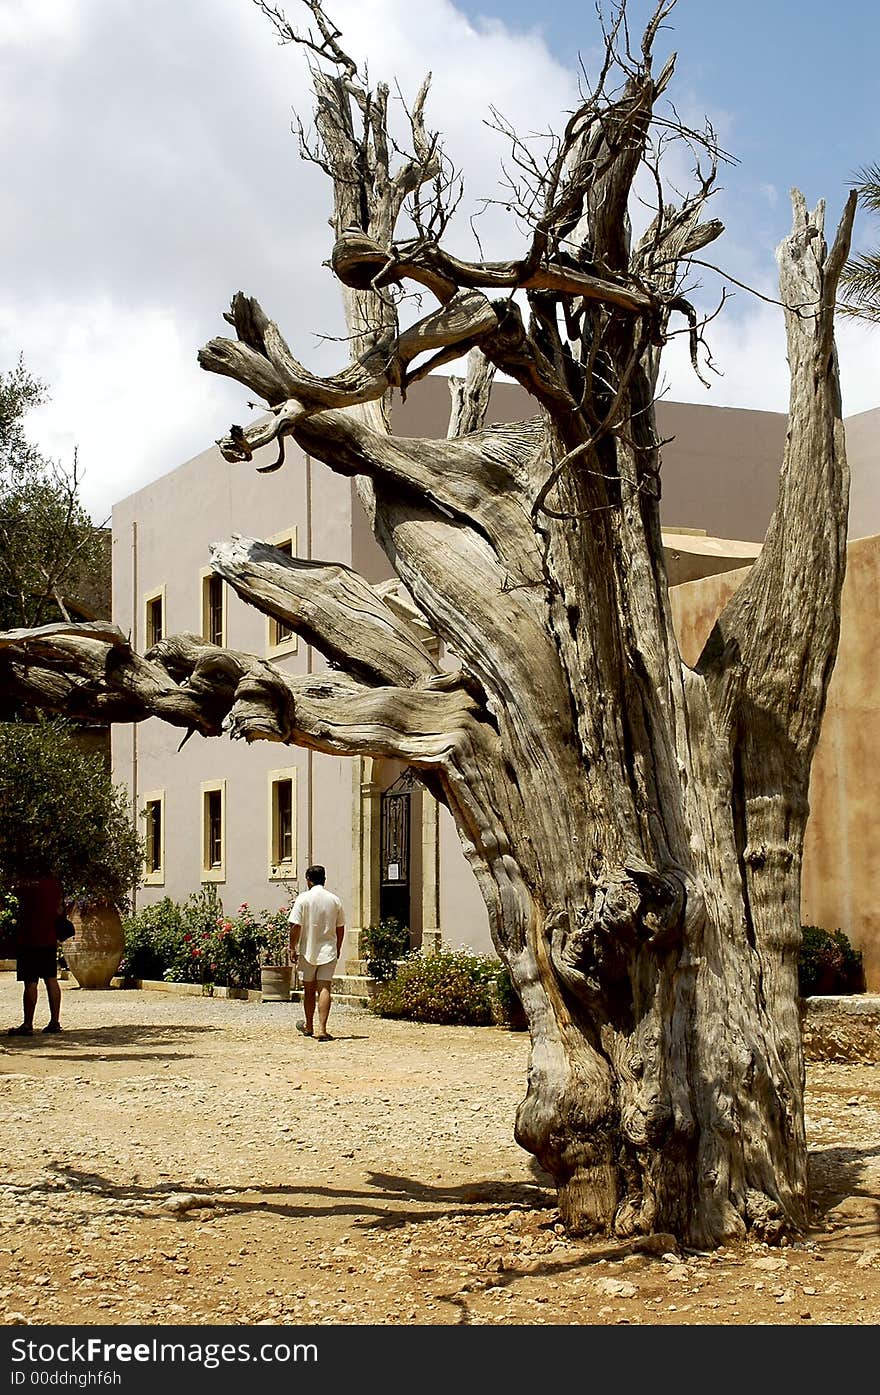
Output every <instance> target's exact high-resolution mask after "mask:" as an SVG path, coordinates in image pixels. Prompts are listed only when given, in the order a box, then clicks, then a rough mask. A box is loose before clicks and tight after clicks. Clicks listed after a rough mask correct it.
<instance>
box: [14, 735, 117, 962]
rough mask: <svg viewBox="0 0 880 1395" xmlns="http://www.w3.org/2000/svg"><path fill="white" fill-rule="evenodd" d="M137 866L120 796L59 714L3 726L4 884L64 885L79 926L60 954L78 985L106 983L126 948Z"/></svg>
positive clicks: (70, 910) (103, 768)
mask: <svg viewBox="0 0 880 1395" xmlns="http://www.w3.org/2000/svg"><path fill="white" fill-rule="evenodd" d="M142 867H143V848H142V844H141V840H140V839H139V837H138V835H137V833H136V831H135V830H134V828H133V827H132V824H131V817H130V813H129V808H128V799H127V794H126V791H125V790H124V788H123V787H122V786H121V785H114V784H113V783H112V781H111V779H110V774H109V771H108V769H107V766H106V763H105V761H104V760H103V759H102V757H100V756H94V755H89V754H87V753H86V752H84V751H83V750H82V749H81V748H80V747H79V746H78V745H77V744H76V740H75V738H74V735H73V731H72V728H71V727H70V726H69V724H68V723H66V722H63V721H60V720H59V719H57V718H56V719H53V720H51V721H40V722H35V723H31V722H23V721H21V722H5V723H2V724H0V878H2V879H3V881H4V883H6V884H7V885H10V886H14V885H15V883H16V882H17V881H20V880H22V879H24V878H28V877H41V876H47V875H54V876H57V877H58V878H59V879H60V881H61V884H62V887H63V888H64V897H65V903H66V905H67V907H68V913H69V915H70V919H71V920H72V921H73V923H74V925H75V926H76V934H75V936H74V938H73V939H72V940H68V941H66V942H65V946H64V957H65V960H66V961H67V965H68V967H69V969H70V971H71V973H72V974H73V975H74V977H75V978H76V980H77V982H78V983H79V984H80V987H82V988H106V987H109V984H110V980H111V978H112V976H113V974H114V973H115V972H116V969H117V967H118V965H119V961H120V959H121V957H122V952H123V947H124V938H123V934H122V923H121V920H120V911H122V910H125V909H126V908H127V906H128V903H129V898H130V895H131V889H132V887H133V885H134V884H135V883H136V882H137V880H138V879H139V877H140V874H141V870H142Z"/></svg>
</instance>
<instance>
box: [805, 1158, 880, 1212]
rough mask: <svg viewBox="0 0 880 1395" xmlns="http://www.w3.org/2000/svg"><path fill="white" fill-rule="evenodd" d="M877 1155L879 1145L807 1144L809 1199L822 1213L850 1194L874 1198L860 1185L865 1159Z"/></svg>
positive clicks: (866, 1162)
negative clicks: (848, 1146) (832, 1145)
mask: <svg viewBox="0 0 880 1395" xmlns="http://www.w3.org/2000/svg"><path fill="white" fill-rule="evenodd" d="M871 1158H880V1145H878V1146H877V1147H875V1148H845V1147H829V1148H811V1149H810V1152H809V1160H808V1166H809V1179H810V1199H811V1200H812V1202H813V1205H814V1206H815V1207H816V1209H817V1210H818V1213H819V1215H820V1216H824V1215H825V1214H826V1213H827V1212H828V1211H831V1210H832V1209H833V1208H834V1207H835V1206H839V1205H840V1203H841V1202H842V1201H845V1200H846V1198H847V1197H851V1196H864V1197H868V1198H871V1197H873V1199H874V1200H877V1199H878V1198H877V1197H876V1195H875V1194H874V1193H872V1192H868V1191H865V1190H864V1188H863V1187H862V1186H861V1183H862V1180H863V1178H864V1175H865V1172H866V1170H867V1167H868V1162H869V1160H870V1159H871Z"/></svg>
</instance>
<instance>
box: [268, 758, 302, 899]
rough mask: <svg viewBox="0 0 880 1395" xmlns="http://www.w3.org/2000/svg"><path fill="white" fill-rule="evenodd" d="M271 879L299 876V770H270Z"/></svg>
mask: <svg viewBox="0 0 880 1395" xmlns="http://www.w3.org/2000/svg"><path fill="white" fill-rule="evenodd" d="M269 876H270V878H274V879H276V880H279V881H283V880H286V879H287V878H288V877H295V876H296V769H295V768H294V767H291V768H290V769H289V770H270V771H269Z"/></svg>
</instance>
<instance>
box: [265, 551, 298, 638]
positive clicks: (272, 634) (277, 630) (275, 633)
mask: <svg viewBox="0 0 880 1395" xmlns="http://www.w3.org/2000/svg"><path fill="white" fill-rule="evenodd" d="M266 541H267V542H269V543H271V544H272V546H273V547H277V549H278V551H279V552H283V553H284V555H285V557H294V556H295V555H296V529H295V528H291V529H288V531H287V532H286V533H276V535H275V537H274V538H267V539H266ZM266 644H267V648H268V652H269V654H270V655H272V656H274V657H277V656H278V655H279V654H295V653H296V646H297V636H296V635H295V634H294V632H293V630H292V629H291V628H290V626H289V625H285V624H284V622H283V621H282V620H273V619H272V618H271V616H270V618H269V628H268V634H267V637H266Z"/></svg>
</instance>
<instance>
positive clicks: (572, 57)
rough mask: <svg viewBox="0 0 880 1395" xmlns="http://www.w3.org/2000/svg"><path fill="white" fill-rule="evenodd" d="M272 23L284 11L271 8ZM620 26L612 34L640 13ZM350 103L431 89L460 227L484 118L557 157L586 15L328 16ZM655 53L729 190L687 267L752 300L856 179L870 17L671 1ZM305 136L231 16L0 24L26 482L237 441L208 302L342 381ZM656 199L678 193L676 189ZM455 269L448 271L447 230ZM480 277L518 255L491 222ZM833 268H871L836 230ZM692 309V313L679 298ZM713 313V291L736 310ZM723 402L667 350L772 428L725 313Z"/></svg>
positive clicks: (160, 6)
mask: <svg viewBox="0 0 880 1395" xmlns="http://www.w3.org/2000/svg"><path fill="white" fill-rule="evenodd" d="M286 8H287V11H288V14H289V17H290V18H291V20H295V19H296V18H297V3H296V0H288V2H287V5H286ZM650 8H651V6H649V5H648V4H647V3H645V0H633V2H632V3H631V5H630V13H631V15H632V18H633V24H632V29H633V32H638V33H640V31H641V26H642V21H643V20H644V17H645V15H646V14H647V13H648V12H649V9H650ZM328 9H330V11H331V13H333V15H334V17H335V18H336V19H337V22H338V23H339V24H340V26H341V28H342V29H343V31H344V35H345V42H346V45H347V47H348V48H349V50H350V51H351V52H352V53H353V54H354V55H355V56H356V57H359V58H360V57H362V56H366V57H367V58H368V60H369V65H370V75H371V78H372V79H373V80H377V79H378V78H380V77H382V78H387V79H388V80H390V81H391V82H392V85H393V80H394V78H395V77H397V78H399V80H400V84H401V88H402V90H403V91H404V93H406V94H408V95H409V96H410V98H411V97H412V96H413V95H414V93H415V92H416V90H417V89H418V86H419V84H420V81H421V79H422V76H423V75H424V72H425V71H426V69H428V68H430V69H431V70H432V72H433V86H432V93H431V98H430V102H429V109H428V115H429V121H430V123H431V124H432V125H434V126H435V127H437V128H438V129H440V130H441V131H442V132H443V133H444V134H445V137H446V146H447V150H448V153H449V155H450V156H451V158H452V159H453V161H454V163H455V164H456V165H457V166H458V167H459V168H460V169H461V170H462V171H463V173H464V175H465V179H466V182H467V189H468V196H467V197H468V201H469V202H468V203H467V205H466V208H467V207H471V208H472V207H474V206H475V205H476V203H477V201H478V199H479V198H480V197H481V196H486V195H488V196H493V195H497V193H498V192H499V190H498V186H497V182H496V181H497V176H498V168H499V162H500V160H501V158H502V157H503V156H504V154H505V148H504V145H503V142H501V141H500V140H499V138H498V137H497V135H496V134H495V133H493V132H491V131H490V130H489V129H488V127H487V126H486V124H485V117H486V116H487V114H488V107H489V105H490V103H494V104H495V105H496V106H497V107H498V108H499V109H500V110H501V111H502V112H504V113H505V115H507V116H508V117H509V118H510V119H511V120H512V121H513V123H514V124H515V125H516V126H517V127H518V129H520V130H527V129H529V128H534V129H546V128H547V127H548V126H551V125H552V126H554V127H555V128H556V129H559V127H560V124H561V123H562V122H563V121H564V119H565V114H566V112H567V111H569V110H570V109H571V107H572V106H573V105H574V103H575V102H576V100H577V91H576V79H577V54H578V52H579V51H580V53H581V54H582V56H583V59H584V62H585V64H586V67H587V69H588V71H593V70H594V68H593V65H594V60H595V56H596V53H597V51H598V40H599V33H598V28H597V25H596V20H595V15H594V10H593V6H592V4H590V3H589V0H587V3H579V4H577V5H575V4H574V3H568V2H567V0H565V2H564V3H552V2H551V3H543V4H541V5H539V6H538V7H537V14H538V16H539V18H538V19H537V20H536V19H535V15H534V13H533V9H532V6H529V5H526V4H525V3H523V0H476V3H475V0H458V3H456V4H453V3H452V0H419V3H418V4H413V3H412V0H336V3H334V2H333V0H328ZM667 24H668V27H667V29H666V30H665V31H664V32H663V33H662V34H661V36H660V37H659V39H658V41H657V44H656V51H657V54H658V58H660V59H662V58H663V57H665V56H666V54H667V53H668V52H669V51H671V50H672V49H673V48H674V49H676V50H677V51H678V54H679V62H678V69H677V77H676V80H675V84H674V87H673V89H672V95H673V96H674V98H675V101H676V103H677V105H678V107H679V109H680V110H681V112H682V114H683V116H684V117H685V118H686V119H687V120H688V121H689V122H691V123H692V124H698V123H700V122H701V121H702V118H703V117H704V116H709V117H710V118H711V119H712V120H713V122H714V124H715V126H716V128H717V130H718V133H719V136H720V139H721V141H722V143H723V145H724V146H725V147H726V148H727V149H728V150H730V151H731V153H732V154H734V155H735V156H736V157H737V158H738V161H739V163H738V164H737V165H736V166H733V167H730V168H726V169H724V170H723V172H722V176H721V180H720V182H721V184H722V185H723V190H722V192H720V193H719V195H718V198H717V205H716V209H715V213H716V216H719V217H721V218H722V219H723V221H724V222H725V225H726V228H727V232H726V234H725V237H724V239H723V240H721V241H720V242H718V243H717V244H715V246H714V247H713V248H712V249H711V255H712V258H713V259H716V260H717V261H718V262H719V264H721V265H722V266H724V267H725V268H726V269H728V270H729V271H730V272H731V273H732V274H733V275H735V276H737V277H739V278H740V279H742V280H744V281H747V282H748V283H749V284H751V285H754V286H755V287H756V288H757V289H759V290H761V291H762V292H763V293H765V294H767V295H770V296H771V297H772V295H773V294H774V292H775V264H774V259H773V253H774V248H775V246H776V244H777V243H778V242H779V240H780V239H781V238H782V236H784V234H785V233H786V231H787V229H788V226H789V201H788V190H789V187H790V186H791V185H792V184H797V185H798V186H799V187H800V188H802V189H803V191H804V193H805V194H806V196H807V198H808V200H809V201H810V202H811V203H813V202H815V201H816V199H817V198H819V197H822V196H824V197H825V198H827V200H828V203H829V222H830V221H831V220H832V219H834V220H836V218H837V216H838V215H839V212H840V209H841V207H842V205H843V202H844V199H845V196H846V190H847V186H848V182H849V180H850V179H851V177H852V176H853V174H854V172H855V171H856V169H857V168H858V167H859V166H862V165H864V164H866V163H868V162H870V161H875V160H880V80H878V76H877V69H878V65H877V54H878V52H880V6H877V5H875V4H868V3H867V0H838V3H836V4H835V5H824V4H822V5H820V4H818V3H816V0H801V2H800V3H793V0H766V2H765V3H763V4H760V3H758V0H724V2H722V0H679V4H678V6H677V7H676V9H675V10H674V11H673V13H672V15H671V17H670V19H669V20H668V21H667ZM292 108H293V109H296V110H297V111H299V112H300V113H302V114H303V115H305V116H306V117H307V116H308V113H309V110H310V99H309V93H308V84H307V78H306V74H305V69H304V65H303V62H302V55H301V53H299V52H298V51H297V50H294V49H291V48H279V47H278V46H277V44H276V43H275V41H274V37H273V35H272V34H271V33H270V31H269V29H268V26H267V24H266V21H265V20H264V19H263V18H262V16H260V15H259V13H258V12H257V11H256V9H255V7H254V5H253V3H251V0H186V3H185V4H184V3H181V2H180V0H149V4H143V3H142V0H2V3H0V161H2V168H3V170H4V193H5V195H6V202H7V208H6V216H5V217H4V219H3V220H2V222H0V265H2V267H3V268H4V271H5V272H6V276H5V284H4V287H3V291H4V294H3V296H2V297H0V366H3V367H9V366H11V365H12V364H13V363H14V362H15V359H16V358H17V356H18V354H19V352H22V353H23V354H24V356H25V358H26V360H27V362H28V365H29V366H30V367H31V369H32V370H33V371H34V372H36V373H37V374H38V375H39V376H40V377H41V378H43V379H44V380H45V381H46V382H47V383H48V384H49V387H50V390H51V394H52V400H51V402H50V403H49V405H47V406H46V407H44V408H42V409H40V410H39V411H38V412H36V413H34V414H33V415H32V418H31V422H30V424H29V425H30V429H31V432H32V435H33V436H34V437H35V438H36V439H37V440H38V441H39V443H40V444H41V445H42V446H43V448H44V449H45V450H46V451H48V452H49V453H50V454H52V455H55V456H59V457H63V458H69V457H70V454H71V452H72V450H73V448H74V446H78V447H79V455H80V463H81V466H82V467H83V469H84V472H85V475H84V490H83V492H84V498H85V501H86V503H87V505H88V506H89V508H90V509H91V510H92V512H93V514H94V515H95V517H98V518H103V517H106V515H107V514H108V513H109V511H110V507H111V505H112V503H113V501H114V500H116V499H121V498H123V497H125V496H126V495H127V494H129V493H131V492H132V491H133V490H134V489H137V488H140V487H141V486H142V485H144V484H146V483H147V482H148V481H149V480H150V479H153V478H155V477H156V476H157V475H159V474H161V473H163V472H165V471H166V470H168V469H171V468H173V467H174V466H175V465H176V464H178V463H180V462H181V461H182V460H185V459H187V458H189V457H190V456H191V455H193V454H195V453H197V452H198V451H200V450H202V449H204V448H205V446H206V445H207V444H209V443H210V442H211V441H212V440H213V439H215V438H216V437H217V436H219V435H221V434H222V433H223V432H224V431H225V430H226V428H227V426H228V424H229V422H230V421H232V420H237V421H240V420H246V419H247V413H246V409H245V408H244V405H243V402H244V398H245V394H244V392H243V391H242V390H241V389H240V388H238V387H237V386H236V385H234V384H232V383H229V382H227V381H225V380H221V379H217V378H215V377H212V376H209V375H206V374H205V373H203V372H201V370H199V368H198V366H197V364H196V360H195V355H196V351H197V349H198V348H199V347H200V345H201V344H203V343H204V342H205V341H206V340H207V339H208V338H210V337H211V336H212V335H214V334H217V333H223V332H224V325H223V322H222V320H221V315H222V312H223V310H224V309H225V308H226V306H227V305H228V302H229V299H230V297H231V295H232V294H233V292H235V291H236V290H239V289H243V290H246V291H248V292H249V293H251V294H255V295H257V296H258V297H259V298H260V299H261V300H262V302H263V304H264V306H265V308H266V309H267V311H268V312H269V313H270V314H272V315H273V317H274V318H276V319H277V320H278V321H279V323H280V324H281V326H282V329H283V330H284V331H285V333H286V334H287V336H288V338H289V340H290V342H291V344H292V346H293V348H294V350H295V352H297V353H298V355H299V356H300V357H301V358H302V359H303V360H304V361H305V362H307V363H308V364H310V365H311V366H313V367H314V368H315V369H316V370H318V371H327V370H332V369H333V368H336V367H341V366H342V364H341V362H340V349H339V348H338V346H334V345H333V344H328V343H327V342H326V341H325V340H323V339H321V337H320V336H321V335H322V334H324V335H326V334H328V333H338V332H340V331H341V328H342V326H341V318H340V311H339V298H338V293H337V290H336V288H335V286H334V284H333V282H332V278H331V277H330V275H329V273H328V272H327V271H326V270H324V269H323V268H322V266H321V263H322V262H323V260H324V259H325V258H326V256H327V255H328V251H329V242H328V238H329V233H328V228H327V212H328V199H329V194H328V189H327V187H326V185H325V182H324V180H323V177H322V176H321V175H320V174H319V173H318V172H317V171H316V170H315V169H314V168H313V167H308V166H303V165H302V164H301V163H300V162H299V161H298V159H297V153H296V143H295V141H294V139H293V137H292V135H291V133H290V121H291V110H292ZM678 173H679V175H681V174H683V173H684V170H683V168H682V169H679V171H678ZM456 237H457V246H456V250H462V249H463V248H466V250H467V251H469V252H473V250H474V249H473V247H472V246H467V240H468V238H469V228H468V222H467V218H466V217H464V218H460V219H459V231H458V233H457V234H456ZM483 237H484V241H485V243H486V247H487V254H490V255H498V256H505V255H517V254H518V252H519V251H520V250H521V247H522V245H523V244H522V236H521V234H520V233H518V232H517V230H516V229H515V228H512V227H510V226H509V225H508V224H506V223H505V222H504V220H503V218H502V217H501V216H499V214H498V213H497V211H496V212H492V213H490V214H489V215H488V216H487V217H486V219H485V220H484V224H483ZM856 237H857V241H858V242H859V243H861V244H865V243H869V242H871V241H872V240H873V239H874V238H876V240H877V241H878V242H880V220H871V219H870V218H869V217H863V216H862V217H860V219H859V221H858V223H857V228H856ZM703 279H704V285H703V288H702V290H700V289H697V290H696V292H695V294H696V296H697V297H698V298H700V297H702V302H703V303H704V304H706V305H708V304H710V303H714V301H715V299H716V298H717V296H718V293H719V290H720V284H721V283H720V282H719V281H718V280H717V278H715V277H713V276H711V275H710V274H708V273H707V274H705V276H704V278H703ZM734 289H735V288H734ZM839 343H840V353H841V363H842V369H843V389H844V403H845V409H846V410H847V411H848V412H854V411H862V410H866V409H867V408H870V407H873V406H877V405H880V374H878V372H877V368H878V353H880V332H878V331H866V330H865V329H864V328H863V327H859V326H851V325H850V326H841V328H840V332H839ZM711 344H712V350H713V354H714V357H715V360H716V363H717V365H718V367H719V368H720V369H721V371H722V375H723V376H719V377H718V378H717V379H714V380H713V387H712V390H711V393H707V391H706V389H705V388H704V387H703V386H702V384H700V383H699V382H698V381H697V380H696V379H695V377H694V376H693V374H692V373H691V371H690V368H689V366H688V363H687V354H686V352H685V348H684V342H683V340H679V341H677V342H676V344H675V345H674V346H673V348H672V350H671V352H670V354H669V356H668V362H667V368H666V379H665V386H666V391H667V393H668V395H669V396H671V397H672V398H678V399H680V400H695V401H700V402H712V403H716V404H718V405H733V406H748V407H757V408H764V409H768V410H776V411H782V410H785V407H786V400H787V371H786V365H785V349H784V338H783V334H782V321H781V313H780V312H779V311H778V309H776V308H774V307H773V306H771V305H768V304H767V303H766V302H764V301H761V300H757V299H755V298H754V297H751V296H749V295H747V294H746V293H745V292H743V291H740V290H736V294H735V295H734V296H733V298H732V299H731V300H730V301H729V302H728V304H727V305H726V306H725V310H724V313H723V316H722V317H721V318H720V319H719V320H718V321H716V322H715V323H714V324H713V326H712V332H711Z"/></svg>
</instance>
